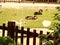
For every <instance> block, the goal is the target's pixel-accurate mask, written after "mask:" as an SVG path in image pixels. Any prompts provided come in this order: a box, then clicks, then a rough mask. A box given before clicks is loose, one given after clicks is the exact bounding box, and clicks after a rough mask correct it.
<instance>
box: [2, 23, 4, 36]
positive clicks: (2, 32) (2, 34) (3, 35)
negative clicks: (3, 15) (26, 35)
mask: <svg viewBox="0 0 60 45" xmlns="http://www.w3.org/2000/svg"><path fill="white" fill-rule="evenodd" d="M2 36H3V37H4V36H5V24H3V30H2Z"/></svg>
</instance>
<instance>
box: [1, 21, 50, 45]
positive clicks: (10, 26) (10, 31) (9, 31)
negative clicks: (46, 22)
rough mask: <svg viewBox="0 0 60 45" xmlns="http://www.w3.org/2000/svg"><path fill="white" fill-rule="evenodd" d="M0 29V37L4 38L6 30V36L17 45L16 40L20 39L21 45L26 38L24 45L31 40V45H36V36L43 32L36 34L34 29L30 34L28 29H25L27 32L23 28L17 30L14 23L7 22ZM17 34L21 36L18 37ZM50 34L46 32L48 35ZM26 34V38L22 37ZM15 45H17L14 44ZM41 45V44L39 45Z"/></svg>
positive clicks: (27, 44)
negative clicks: (6, 24)
mask: <svg viewBox="0 0 60 45" xmlns="http://www.w3.org/2000/svg"><path fill="white" fill-rule="evenodd" d="M0 29H2V36H3V37H4V36H5V30H7V36H10V37H11V38H12V39H13V40H15V42H16V43H17V40H18V38H21V43H22V44H23V41H24V39H23V38H24V37H26V38H27V41H26V45H29V39H30V38H31V37H32V38H33V45H36V37H38V35H40V34H43V31H40V34H38V33H36V30H35V29H34V30H33V32H30V28H27V31H25V30H24V27H21V29H18V26H16V25H15V22H8V26H5V24H3V26H0ZM18 33H20V34H21V36H18ZM49 33H50V32H47V34H49ZM24 34H26V36H24ZM14 38H15V39H14ZM16 45H17V44H16ZM40 45H41V44H40Z"/></svg>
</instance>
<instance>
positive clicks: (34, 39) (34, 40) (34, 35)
mask: <svg viewBox="0 0 60 45" xmlns="http://www.w3.org/2000/svg"><path fill="white" fill-rule="evenodd" d="M33 33H34V34H33V45H36V30H34V31H33Z"/></svg>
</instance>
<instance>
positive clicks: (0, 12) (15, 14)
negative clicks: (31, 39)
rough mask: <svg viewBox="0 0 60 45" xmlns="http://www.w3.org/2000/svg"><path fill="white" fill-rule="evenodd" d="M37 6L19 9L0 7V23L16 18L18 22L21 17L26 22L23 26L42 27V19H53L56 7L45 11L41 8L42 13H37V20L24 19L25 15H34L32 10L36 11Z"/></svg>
mask: <svg viewBox="0 0 60 45" xmlns="http://www.w3.org/2000/svg"><path fill="white" fill-rule="evenodd" d="M38 10H39V9H38V8H31V9H30V8H20V9H12V8H11V9H7V8H4V9H0V25H2V24H3V23H6V24H7V22H8V21H10V20H16V21H17V22H19V21H20V20H21V19H23V20H24V21H25V22H26V24H25V26H24V27H25V28H27V27H30V28H42V27H43V25H42V21H43V20H50V21H53V16H54V14H55V13H56V12H57V11H56V9H49V10H48V11H46V10H45V9H43V14H42V15H38V19H37V20H26V19H25V17H26V16H34V12H35V11H38Z"/></svg>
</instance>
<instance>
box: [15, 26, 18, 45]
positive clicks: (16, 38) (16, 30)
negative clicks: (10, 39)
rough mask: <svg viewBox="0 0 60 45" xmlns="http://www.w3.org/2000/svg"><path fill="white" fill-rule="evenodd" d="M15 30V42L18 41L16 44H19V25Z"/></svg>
mask: <svg viewBox="0 0 60 45" xmlns="http://www.w3.org/2000/svg"><path fill="white" fill-rule="evenodd" d="M15 32H16V37H15V42H16V45H17V40H18V26H16V29H15Z"/></svg>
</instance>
